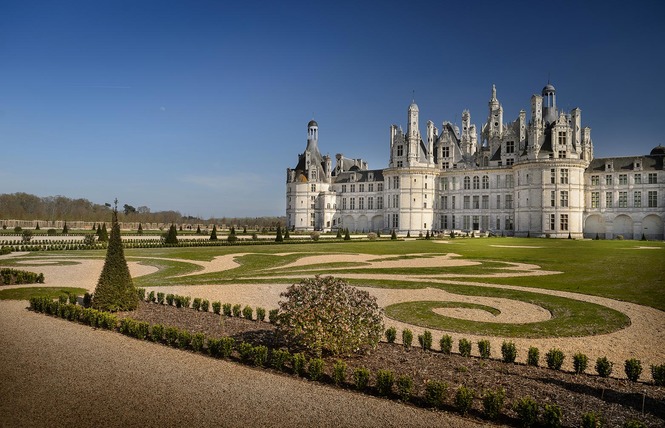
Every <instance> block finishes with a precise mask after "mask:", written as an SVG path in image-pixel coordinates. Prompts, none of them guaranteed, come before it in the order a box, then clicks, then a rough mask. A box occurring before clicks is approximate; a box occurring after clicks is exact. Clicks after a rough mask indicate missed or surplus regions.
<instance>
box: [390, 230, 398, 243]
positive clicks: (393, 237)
mask: <svg viewBox="0 0 665 428" xmlns="http://www.w3.org/2000/svg"><path fill="white" fill-rule="evenodd" d="M390 239H392V240H393V241H394V240H395V239H397V233H395V229H393V232H392V233H391V234H390Z"/></svg>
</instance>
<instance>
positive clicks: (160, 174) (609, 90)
mask: <svg viewBox="0 0 665 428" xmlns="http://www.w3.org/2000/svg"><path fill="white" fill-rule="evenodd" d="M663 16H665V4H662V3H660V2H651V1H645V2H634V3H631V4H628V5H627V4H625V3H619V2H609V3H608V2H596V1H592V2H585V3H583V4H578V3H576V2H572V1H564V2H563V3H561V4H559V5H558V6H557V7H556V8H555V9H554V8H551V7H548V6H547V5H540V4H539V5H532V4H529V3H519V6H516V7H511V8H505V7H499V8H497V7H495V6H493V4H492V3H491V2H484V1H478V2H472V3H469V4H454V5H450V6H442V5H441V4H440V3H438V2H427V1H420V2H415V3H412V4H409V5H406V4H403V3H400V2H395V1H387V2H384V3H382V4H381V7H380V8H377V7H373V6H372V5H370V4H369V3H368V4H358V3H353V2H344V1H343V2H341V3H335V4H332V5H329V4H310V3H307V2H297V1H287V2H283V3H279V4H273V3H271V2H263V1H250V2H248V3H245V4H242V5H239V4H234V6H233V7H229V6H227V5H226V4H224V3H219V2H213V1H203V2H199V3H196V4H179V3H177V2H170V1H167V2H152V1H146V2H140V3H138V4H136V3H133V2H112V3H108V4H99V3H89V2H84V1H70V2H66V3H65V4H52V3H51V2H46V1H25V2H9V4H4V5H3V13H2V14H1V16H0V54H2V56H3V58H5V63H4V64H3V67H2V70H3V73H2V75H3V78H2V79H0V93H2V94H3V95H2V97H1V98H0V135H2V142H3V143H2V152H3V159H5V165H3V168H2V170H0V193H19V192H24V193H29V194H34V195H37V196H39V197H47V196H56V195H63V196H66V197H69V198H72V199H78V198H83V199H88V200H90V201H91V202H94V203H99V204H103V203H105V202H109V201H110V200H112V199H113V198H115V197H117V198H118V199H119V200H120V204H121V205H123V204H129V205H132V206H135V207H138V206H147V207H149V208H150V209H151V211H167V210H173V211H178V212H180V213H181V214H182V215H183V216H195V217H200V218H204V219H206V218H222V217H266V216H269V217H273V216H284V215H285V181H286V180H285V172H286V168H293V167H294V166H295V165H296V163H297V159H298V155H299V154H301V153H302V152H303V151H304V149H305V147H306V143H307V140H306V132H307V123H308V122H309V120H311V119H315V120H316V121H317V122H318V124H319V132H320V134H319V137H320V138H319V148H320V150H321V152H322V154H326V153H328V154H330V155H332V156H334V155H335V154H336V153H343V154H344V155H345V156H347V157H351V158H363V159H364V160H366V161H367V162H368V163H369V168H370V169H382V168H386V167H387V165H388V157H389V126H390V125H391V124H397V125H402V126H403V127H405V122H406V120H405V119H406V113H407V108H408V106H409V104H410V103H411V101H412V99H415V101H416V103H417V104H418V106H419V108H420V122H421V123H420V124H419V127H420V129H421V132H424V129H425V124H426V122H427V121H428V120H432V121H433V122H434V124H435V126H437V128H440V127H441V123H442V122H443V121H450V122H453V123H456V124H460V122H461V115H462V111H463V110H465V109H468V110H470V113H471V122H472V123H474V124H475V125H476V126H477V127H478V129H479V130H480V128H481V126H482V124H483V123H484V122H485V120H486V118H487V102H488V101H489V98H490V93H491V88H492V85H493V84H496V88H497V98H498V99H499V101H500V102H501V104H502V105H503V107H504V121H505V122H506V123H510V122H512V121H513V120H515V119H516V118H517V116H518V113H519V111H520V110H521V109H524V110H526V111H528V110H529V99H530V97H531V95H532V94H534V93H538V94H539V93H540V91H541V89H542V88H543V86H545V85H546V84H547V83H548V82H551V83H552V84H553V85H554V87H555V88H556V90H557V104H558V107H559V108H560V109H561V110H564V111H567V112H569V111H570V110H572V109H573V108H575V107H579V108H580V109H581V110H582V126H589V127H590V128H591V129H592V131H591V138H592V140H593V143H594V155H595V157H597V158H602V157H618V156H638V155H648V154H649V152H650V151H651V149H652V148H653V147H656V146H658V145H661V144H663V137H662V136H661V130H660V126H659V124H660V122H662V118H663V117H665V105H664V104H663V103H662V100H663V99H665V89H664V88H663V86H662V85H660V80H661V76H660V74H661V73H660V70H662V69H663V68H665V67H664V66H665V58H664V57H663V56H662V55H657V54H656V53H655V52H653V48H652V47H653V46H658V44H659V42H660V41H663V40H665V27H664V26H663V25H662V22H661V21H662V17H663ZM564 29H565V30H564ZM8 160H12V162H9V161H8Z"/></svg>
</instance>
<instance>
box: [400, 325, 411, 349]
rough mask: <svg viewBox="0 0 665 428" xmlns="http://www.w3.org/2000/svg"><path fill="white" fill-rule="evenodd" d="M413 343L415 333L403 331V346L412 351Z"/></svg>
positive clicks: (407, 330) (406, 329)
mask: <svg viewBox="0 0 665 428" xmlns="http://www.w3.org/2000/svg"><path fill="white" fill-rule="evenodd" d="M412 343H413V332H412V331H411V330H409V329H408V328H405V329H404V330H402V345H403V346H404V347H405V348H406V349H411V344H412Z"/></svg>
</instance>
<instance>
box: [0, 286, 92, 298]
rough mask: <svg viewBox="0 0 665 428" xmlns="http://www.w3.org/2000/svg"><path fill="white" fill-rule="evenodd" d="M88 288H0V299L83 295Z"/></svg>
mask: <svg viewBox="0 0 665 428" xmlns="http://www.w3.org/2000/svg"><path fill="white" fill-rule="evenodd" d="M87 291H88V290H86V289H85V288H71V287H64V288H55V287H25V288H12V289H9V290H0V300H30V299H32V298H33V297H48V298H50V299H57V298H58V297H59V296H61V295H63V294H76V295H77V296H82V295H84V294H85V293H86V292H87Z"/></svg>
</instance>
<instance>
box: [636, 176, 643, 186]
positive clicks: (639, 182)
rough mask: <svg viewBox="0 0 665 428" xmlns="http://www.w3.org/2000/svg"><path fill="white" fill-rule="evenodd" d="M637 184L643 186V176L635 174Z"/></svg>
mask: <svg viewBox="0 0 665 428" xmlns="http://www.w3.org/2000/svg"><path fill="white" fill-rule="evenodd" d="M635 184H642V174H635Z"/></svg>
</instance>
